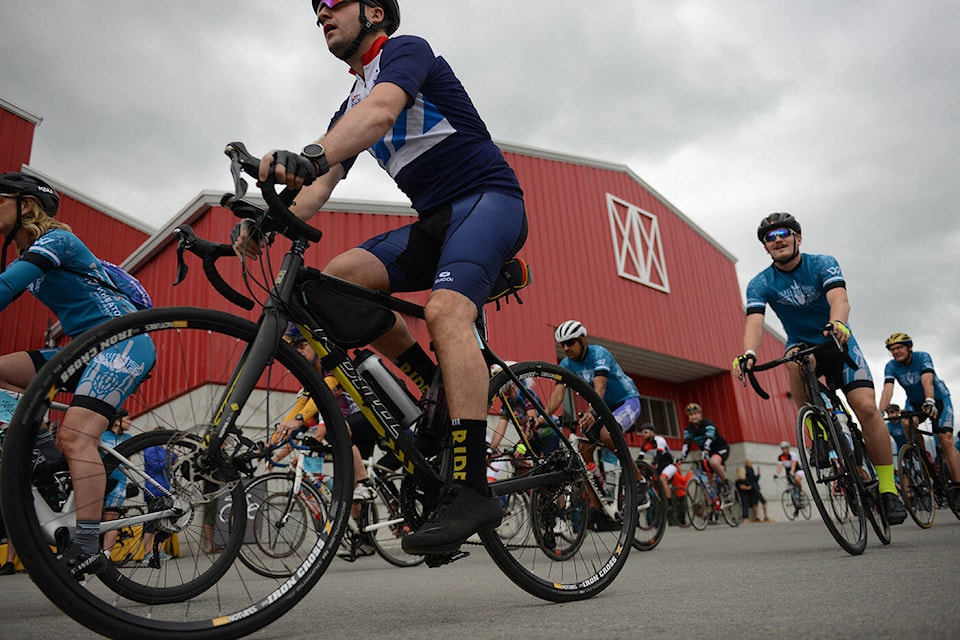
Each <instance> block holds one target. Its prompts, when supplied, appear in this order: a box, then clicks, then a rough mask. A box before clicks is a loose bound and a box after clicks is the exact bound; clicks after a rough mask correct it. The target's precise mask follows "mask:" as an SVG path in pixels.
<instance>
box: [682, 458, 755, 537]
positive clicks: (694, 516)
mask: <svg viewBox="0 0 960 640" xmlns="http://www.w3.org/2000/svg"><path fill="white" fill-rule="evenodd" d="M681 464H691V465H693V477H692V478H690V481H689V482H687V493H686V496H685V498H684V500H685V505H686V511H687V520H688V521H689V522H690V524H691V525H692V526H693V528H694V529H696V530H697V531H703V530H704V529H706V528H707V523H708V522H710V521H711V519H713V518H717V519H719V518H720V517H722V518H723V520H724V522H726V523H727V524H728V525H730V526H731V527H738V526H740V523H741V522H743V508H742V506H741V502H740V494H739V492H738V491H736V490H735V489H733V490H731V491H729V492H724V490H723V481H721V480H720V478H718V477H716V476H715V475H714V474H711V473H708V472H707V471H706V470H705V469H704V468H703V462H702V461H700V460H696V461H684V462H682V463H681Z"/></svg>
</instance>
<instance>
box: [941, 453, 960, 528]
mask: <svg viewBox="0 0 960 640" xmlns="http://www.w3.org/2000/svg"><path fill="white" fill-rule="evenodd" d="M937 454H938V455H937V462H936V466H937V470H938V471H937V473H939V474H940V486H942V487H943V501H944V503H946V505H947V508H948V509H950V511H952V512H953V515H954V516H956V518H957V520H960V495H957V496H956V497H955V498H954V499H953V500H951V499H950V483H951V481H952V478H953V476H951V475H950V469H949V468H948V467H947V463H946V460H945V459H944V457H943V452H942V451H940V449H939V448H938V449H937Z"/></svg>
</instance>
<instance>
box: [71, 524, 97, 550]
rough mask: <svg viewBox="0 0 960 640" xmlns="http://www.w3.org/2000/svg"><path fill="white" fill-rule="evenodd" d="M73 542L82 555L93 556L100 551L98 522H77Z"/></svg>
mask: <svg viewBox="0 0 960 640" xmlns="http://www.w3.org/2000/svg"><path fill="white" fill-rule="evenodd" d="M73 541H74V543H76V545H77V546H78V547H80V548H81V549H83V551H84V553H89V554H91V555H92V554H94V553H98V552H99V551H100V521H99V520H77V532H76V534H74V536H73Z"/></svg>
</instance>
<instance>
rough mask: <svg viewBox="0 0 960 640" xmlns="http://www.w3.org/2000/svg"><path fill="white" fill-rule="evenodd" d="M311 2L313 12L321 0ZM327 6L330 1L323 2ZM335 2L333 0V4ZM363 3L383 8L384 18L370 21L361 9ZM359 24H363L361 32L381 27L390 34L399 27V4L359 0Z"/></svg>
mask: <svg viewBox="0 0 960 640" xmlns="http://www.w3.org/2000/svg"><path fill="white" fill-rule="evenodd" d="M311 1H312V3H313V13H314V14H316V13H317V12H318V11H319V10H320V2H321V0H311ZM324 4H326V5H327V6H328V7H329V6H330V3H328V2H324ZM336 4H337V3H336V2H335V3H334V5H336ZM364 5H369V6H372V7H373V6H375V7H380V8H381V9H383V13H384V16H385V17H384V19H383V21H382V22H370V21H369V20H367V17H366V15H365V12H364V10H363V6H364ZM360 24H361V25H363V33H366V32H367V31H377V30H379V29H383V30H385V31H386V32H387V35H388V36H392V35H393V34H394V33H396V31H397V29H399V28H400V5H399V4H398V3H397V0H360Z"/></svg>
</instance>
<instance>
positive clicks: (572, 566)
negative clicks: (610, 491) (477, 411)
mask: <svg viewBox="0 0 960 640" xmlns="http://www.w3.org/2000/svg"><path fill="white" fill-rule="evenodd" d="M510 372H512V374H513V376H515V377H516V378H518V379H519V383H520V386H519V388H518V386H517V385H516V384H515V383H514V381H513V378H511V376H510V375H509V373H508V372H507V371H501V372H500V373H498V374H497V375H496V376H495V377H494V378H493V379H492V380H491V381H490V391H489V396H488V397H489V402H490V406H491V409H492V410H493V411H495V412H496V413H498V414H499V415H500V416H501V419H502V420H505V421H506V423H507V425H506V431H505V434H504V437H503V439H502V440H501V442H500V449H501V450H502V451H512V452H514V454H513V464H512V465H511V467H513V470H512V472H509V473H508V472H506V471H504V472H501V475H500V478H499V479H498V480H497V481H496V482H494V483H491V485H490V486H491V489H493V491H494V493H496V494H497V495H499V496H500V497H501V498H503V497H505V496H510V495H513V494H517V493H525V492H527V491H530V492H531V498H530V512H531V519H530V522H531V526H530V527H529V529H524V530H522V531H520V532H519V533H518V535H516V536H513V537H512V538H510V539H509V540H504V539H503V538H502V537H501V536H500V535H498V533H497V530H496V529H491V530H488V531H484V532H481V534H480V539H481V540H482V541H483V544H484V546H485V547H486V548H487V552H488V553H489V554H490V557H491V558H493V561H494V562H495V563H496V564H497V566H498V567H500V569H501V570H502V571H503V572H504V573H505V574H506V575H507V576H508V577H509V578H510V579H511V580H512V581H513V582H514V583H515V584H516V585H517V586H519V587H520V588H522V589H523V590H525V591H527V592H528V593H531V594H533V595H535V596H537V597H539V598H543V599H545V600H550V601H553V602H570V601H575V600H584V599H586V598H590V597H593V596H595V595H596V594H598V593H600V592H601V591H603V590H604V589H606V588H607V587H609V586H610V585H611V584H612V583H613V581H614V579H616V577H617V575H618V574H619V573H620V570H621V569H622V568H623V566H624V565H625V564H626V560H627V556H628V555H629V552H630V549H631V548H632V547H631V541H632V540H633V536H634V531H635V529H636V526H637V493H636V478H634V472H633V460H632V457H631V455H630V450H629V448H628V447H627V443H626V441H625V440H624V438H623V433H622V432H621V430H620V427H619V426H618V425H617V422H616V420H615V419H614V417H613V414H612V413H611V412H610V409H609V408H608V407H607V405H606V404H604V402H603V400H602V399H600V397H599V396H598V395H597V393H596V391H594V389H593V387H592V386H590V385H588V384H587V383H586V382H584V381H583V379H581V378H580V377H579V376H577V375H575V374H573V373H572V372H570V371H568V370H566V369H563V368H561V367H559V366H557V365H555V364H549V363H546V362H521V363H518V364H515V365H512V366H511V367H510ZM554 391H556V392H557V393H558V394H562V396H563V402H562V404H561V405H560V407H561V409H560V410H561V413H560V415H557V416H551V415H547V414H546V412H545V409H544V406H545V403H547V402H548V401H549V400H550V398H551V397H552V396H553V394H554ZM587 412H595V413H594V415H596V416H597V420H598V421H599V422H600V424H602V425H603V426H604V427H606V428H607V430H608V431H609V433H610V437H611V438H612V440H613V444H614V451H613V453H614V454H615V455H616V458H617V463H618V464H619V465H620V468H621V471H620V473H621V478H620V482H621V483H622V487H623V489H622V490H621V491H619V492H617V494H618V495H614V496H606V497H604V502H603V503H601V502H600V500H598V499H597V497H596V496H594V495H593V492H592V488H591V487H589V486H588V484H589V482H588V480H587V473H588V472H587V470H586V465H585V464H584V462H583V457H582V456H581V453H580V452H579V451H578V450H577V449H576V448H574V446H573V445H571V443H570V442H568V440H567V436H568V431H567V429H569V427H571V426H574V425H576V423H577V415H578V414H583V413H587ZM531 414H532V415H531ZM531 418H532V419H531ZM518 445H522V446H518ZM588 496H589V497H588Z"/></svg>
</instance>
